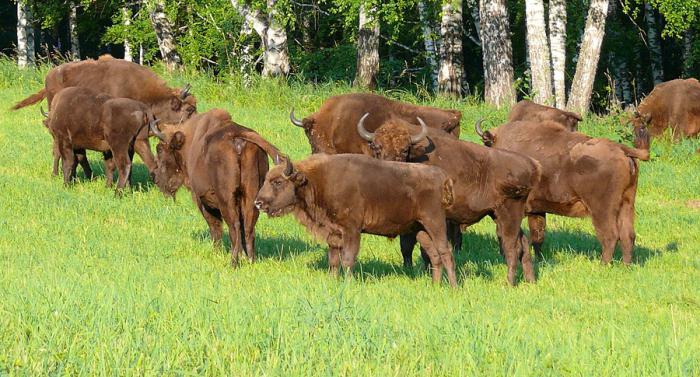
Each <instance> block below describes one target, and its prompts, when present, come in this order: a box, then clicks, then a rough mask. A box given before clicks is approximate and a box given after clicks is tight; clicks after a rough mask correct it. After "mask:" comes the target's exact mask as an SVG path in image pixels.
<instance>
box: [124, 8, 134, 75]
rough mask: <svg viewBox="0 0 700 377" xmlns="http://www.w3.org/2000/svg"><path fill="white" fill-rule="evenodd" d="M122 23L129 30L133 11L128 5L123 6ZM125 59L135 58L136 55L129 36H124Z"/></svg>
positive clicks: (131, 59)
mask: <svg viewBox="0 0 700 377" xmlns="http://www.w3.org/2000/svg"><path fill="white" fill-rule="evenodd" d="M122 23H123V24H124V27H125V28H126V30H127V31H128V30H129V26H130V25H131V11H129V8H127V7H126V6H124V7H122ZM124 60H126V61H128V62H130V61H133V60H134V57H133V55H132V53H131V43H130V42H129V38H128V37H124Z"/></svg>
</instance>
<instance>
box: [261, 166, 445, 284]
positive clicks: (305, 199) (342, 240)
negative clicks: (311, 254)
mask: <svg viewBox="0 0 700 377" xmlns="http://www.w3.org/2000/svg"><path fill="white" fill-rule="evenodd" d="M368 172H371V174H368ZM255 203H256V206H257V207H258V208H260V209H261V210H263V211H265V212H266V213H268V214H269V215H270V216H281V215H284V214H287V213H289V212H291V213H293V214H294V216H295V217H296V219H297V220H298V221H299V222H300V223H301V224H302V225H304V226H305V227H306V228H307V229H308V230H309V231H310V232H311V233H312V234H313V235H314V236H316V237H318V238H319V239H322V240H324V241H326V242H327V243H328V265H329V267H330V271H331V273H333V274H337V272H338V267H339V263H340V261H341V260H342V264H343V267H344V268H345V269H346V272H347V273H349V274H351V273H352V267H353V265H354V264H355V258H356V257H357V253H358V251H359V248H360V234H361V233H368V234H376V235H381V236H387V237H395V236H397V235H399V234H404V233H406V232H417V238H418V241H419V242H420V243H421V245H422V246H423V247H424V248H425V249H426V251H427V254H428V256H429V257H430V261H431V264H432V268H433V281H434V282H439V281H440V278H441V275H442V267H444V268H445V269H446V270H447V277H448V280H449V282H450V284H451V285H452V286H455V285H456V284H457V278H456V276H455V268H454V260H453V257H452V252H451V251H450V248H449V245H448V243H447V239H446V238H445V208H446V207H448V208H449V206H450V204H451V203H452V181H451V180H450V179H449V178H448V177H447V175H446V174H445V173H444V172H443V171H442V170H440V169H436V168H432V167H428V166H416V165H409V164H402V163H395V162H383V161H376V160H374V159H372V158H371V157H367V156H362V155H354V154H339V155H327V154H317V155H313V156H311V157H309V158H307V159H306V160H303V161H300V162H298V163H297V164H296V165H292V163H291V162H290V161H289V160H287V161H286V163H285V164H284V165H280V166H276V167H275V168H273V169H272V170H270V172H269V173H268V174H267V177H266V178H265V184H264V185H263V187H262V189H260V193H259V194H258V197H257V199H256V201H255ZM341 258H342V259H341Z"/></svg>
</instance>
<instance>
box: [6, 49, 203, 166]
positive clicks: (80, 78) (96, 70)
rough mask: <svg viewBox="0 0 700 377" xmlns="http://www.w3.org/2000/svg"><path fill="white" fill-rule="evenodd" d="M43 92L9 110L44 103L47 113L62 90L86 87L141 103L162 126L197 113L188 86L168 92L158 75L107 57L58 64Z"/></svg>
mask: <svg viewBox="0 0 700 377" xmlns="http://www.w3.org/2000/svg"><path fill="white" fill-rule="evenodd" d="M44 81H45V85H44V88H43V89H41V90H40V91H39V92H37V93H35V94H33V95H31V96H29V97H27V98H26V99H24V100H22V101H20V102H18V103H17V104H15V105H14V106H13V107H12V109H13V110H17V109H21V108H23V107H26V106H29V105H32V104H35V103H37V102H40V101H41V100H43V99H44V98H46V101H47V102H48V106H49V111H51V110H52V109H53V99H54V97H55V96H56V95H57V94H58V92H59V91H61V89H63V88H67V87H71V86H78V87H86V88H89V89H92V90H94V91H95V92H98V93H99V92H102V93H106V94H108V95H110V96H113V97H123V98H131V99H134V100H137V101H140V102H143V103H145V104H146V105H147V106H148V107H149V110H150V111H151V112H152V113H153V114H155V116H156V117H157V118H158V119H159V120H161V121H162V122H165V123H179V122H182V121H183V120H185V119H187V118H188V117H190V116H191V115H192V114H193V113H194V112H196V110H197V101H196V99H195V98H194V96H192V95H191V94H190V93H189V86H187V87H185V88H183V89H175V88H170V87H168V86H167V85H166V83H165V81H163V80H162V79H161V78H160V77H158V75H156V74H155V73H154V72H153V71H151V70H150V69H148V68H147V67H144V66H142V65H139V64H136V63H132V62H128V61H126V60H122V59H114V58H112V57H111V56H108V55H107V56H103V57H101V58H100V59H98V60H83V61H79V62H70V63H65V64H61V65H59V66H58V67H55V68H52V69H51V70H50V71H49V73H48V74H47V75H46V79H45V80H44ZM58 158H59V154H58V149H57V148H56V146H54V167H53V169H54V170H53V173H54V175H57V174H58V163H59V160H58ZM84 161H85V163H84V164H82V166H83V169H84V170H85V174H86V175H87V176H91V175H92V171H91V170H90V165H89V164H88V163H87V160H86V159H85V160H84ZM152 161H153V155H152V154H151V153H150V152H149V154H148V155H147V156H146V157H145V159H144V162H145V163H146V165H148V166H149V167H151V166H152V163H151V162H152Z"/></svg>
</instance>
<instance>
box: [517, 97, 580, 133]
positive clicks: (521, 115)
mask: <svg viewBox="0 0 700 377" xmlns="http://www.w3.org/2000/svg"><path fill="white" fill-rule="evenodd" d="M519 120H527V121H532V122H544V121H547V120H551V121H553V122H557V123H559V124H561V125H563V126H564V127H565V128H566V129H567V130H569V131H577V130H578V122H580V121H582V120H583V118H581V115H579V114H577V113H572V112H570V111H564V110H559V109H557V108H554V107H550V106H545V105H539V104H536V103H534V102H532V101H528V100H522V101H520V102H518V103H516V104H515V105H514V106H513V108H511V109H510V113H509V114H508V121H509V122H515V121H519Z"/></svg>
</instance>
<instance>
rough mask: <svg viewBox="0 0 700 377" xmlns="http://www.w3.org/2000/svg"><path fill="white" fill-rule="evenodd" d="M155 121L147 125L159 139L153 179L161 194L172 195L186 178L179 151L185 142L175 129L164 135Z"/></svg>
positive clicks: (180, 133)
mask: <svg viewBox="0 0 700 377" xmlns="http://www.w3.org/2000/svg"><path fill="white" fill-rule="evenodd" d="M155 123H156V121H151V122H150V123H149V127H150V128H151V132H153V134H154V135H156V136H157V137H158V138H159V139H160V140H161V141H160V143H158V145H157V146H156V151H157V153H158V155H157V157H156V164H157V165H156V169H155V170H154V171H153V181H154V182H155V183H156V186H158V189H160V191H161V192H162V193H163V194H165V195H166V196H170V197H174V196H175V193H176V192H177V190H178V189H179V188H180V186H182V184H183V183H184V182H185V179H186V178H187V177H186V175H185V174H186V172H185V169H184V166H183V159H182V155H181V153H180V150H181V149H182V146H183V145H184V144H185V134H183V133H182V132H180V131H177V132H175V133H173V134H172V135H171V136H166V135H164V134H163V133H161V132H160V131H159V130H158V128H157V127H156V125H155Z"/></svg>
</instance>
